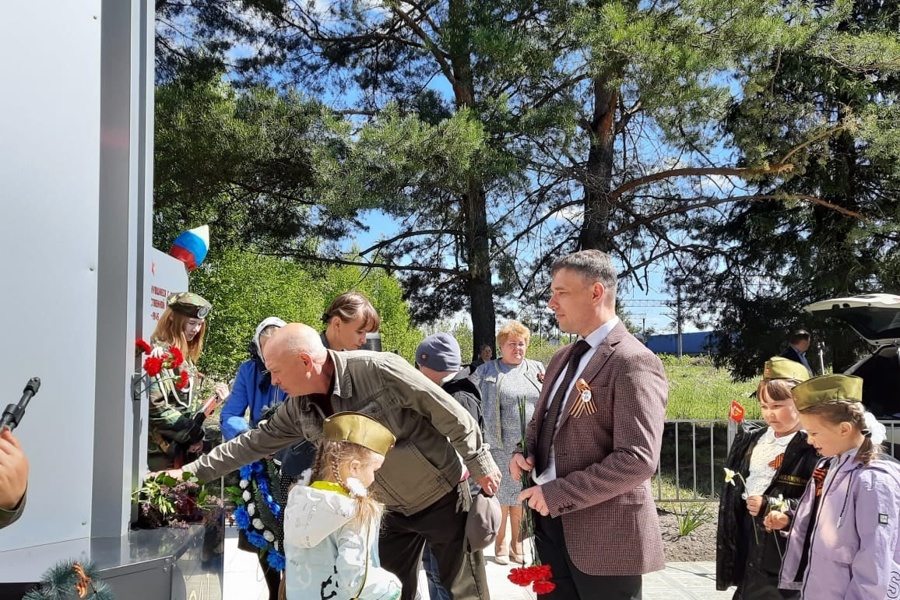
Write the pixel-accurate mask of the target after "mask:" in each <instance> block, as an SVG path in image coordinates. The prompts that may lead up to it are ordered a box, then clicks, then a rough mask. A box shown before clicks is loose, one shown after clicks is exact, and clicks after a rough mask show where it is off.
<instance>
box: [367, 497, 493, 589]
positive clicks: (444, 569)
mask: <svg viewBox="0 0 900 600" xmlns="http://www.w3.org/2000/svg"><path fill="white" fill-rule="evenodd" d="M470 505H471V497H470V495H469V489H468V487H467V485H466V484H465V483H462V484H460V485H458V486H456V489H454V490H453V491H452V492H450V493H449V494H447V495H446V496H444V497H443V498H441V499H440V500H438V501H437V502H435V503H434V504H432V505H431V506H429V507H428V508H426V509H424V510H421V511H419V512H417V513H415V514H413V515H410V516H405V515H402V514H400V513H397V512H388V513H386V515H385V517H384V522H383V524H382V527H381V539H380V540H379V542H378V554H379V555H380V557H381V566H383V567H384V568H385V569H387V570H388V571H390V572H391V573H393V574H394V575H396V576H397V577H399V578H400V583H401V584H402V585H403V595H402V596H401V597H400V598H401V600H414V598H415V597H416V589H417V587H418V584H419V565H420V564H421V562H422V549H423V548H424V547H425V542H426V541H427V542H428V545H429V546H430V547H431V552H432V553H433V554H434V558H435V560H436V561H437V566H438V572H439V574H440V578H441V583H443V585H444V588H445V589H446V590H447V591H448V592H450V598H451V599H452V600H490V593H489V592H488V587H487V575H486V574H485V571H484V555H483V554H482V553H481V551H480V550H479V551H475V552H471V551H469V548H468V544H467V543H466V516H467V515H468V509H469V506H470Z"/></svg>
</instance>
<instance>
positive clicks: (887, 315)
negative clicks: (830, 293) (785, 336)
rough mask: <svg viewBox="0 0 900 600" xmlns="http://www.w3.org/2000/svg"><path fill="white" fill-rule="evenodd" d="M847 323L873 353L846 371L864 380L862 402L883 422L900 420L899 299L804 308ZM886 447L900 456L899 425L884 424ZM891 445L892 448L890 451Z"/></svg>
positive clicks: (870, 297)
mask: <svg viewBox="0 0 900 600" xmlns="http://www.w3.org/2000/svg"><path fill="white" fill-rule="evenodd" d="M804 310H806V311H807V312H810V313H815V314H817V315H825V316H828V317H834V318H836V319H840V320H841V321H843V322H845V323H847V324H848V325H849V326H850V327H852V328H853V330H854V331H856V333H857V334H859V336H860V337H862V338H863V339H864V340H865V341H866V342H868V344H869V347H870V350H871V353H870V354H869V355H868V356H865V357H864V358H862V359H861V360H860V361H859V362H857V363H856V364H855V365H853V366H852V367H850V368H849V369H847V370H846V371H844V373H845V374H846V375H856V376H858V377H862V379H863V403H864V404H865V405H866V408H868V409H869V411H871V412H872V414H874V415H875V416H876V417H878V418H879V419H880V420H883V421H898V420H900V354H898V349H900V296H895V295H893V294H863V295H860V296H850V297H847V298H834V299H832V300H822V301H821V302H815V303H813V304H810V305H809V306H806V307H804ZM885 426H886V427H887V430H888V431H887V440H886V441H885V445H887V446H889V449H892V450H893V454H894V455H895V456H897V455H898V453H900V424H894V423H891V422H888V423H885ZM891 446H893V447H892V448H891Z"/></svg>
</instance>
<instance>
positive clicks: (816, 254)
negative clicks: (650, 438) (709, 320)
mask: <svg viewBox="0 0 900 600" xmlns="http://www.w3.org/2000/svg"><path fill="white" fill-rule="evenodd" d="M898 27H900V13H898V12H897V11H896V9H895V8H893V7H891V8H889V7H888V5H886V4H881V3H864V2H846V1H845V2H837V3H834V4H833V5H831V6H830V7H828V8H827V9H825V10H823V11H822V13H821V14H820V15H817V16H816V18H814V19H813V18H812V17H807V18H805V19H801V28H802V29H803V30H804V31H805V32H806V33H807V35H806V36H800V37H798V38H797V40H795V41H796V43H794V44H792V45H790V46H789V47H786V48H784V49H783V50H782V51H779V52H777V53H775V52H773V53H772V54H771V55H770V56H769V57H768V59H767V62H766V63H764V64H759V65H756V66H750V65H748V66H747V67H746V68H745V69H744V70H743V74H742V78H743V80H744V81H745V84H744V94H743V96H742V97H741V98H740V99H739V100H738V101H736V102H735V103H734V104H733V106H732V107H731V108H730V110H729V114H728V117H727V119H726V121H725V126H726V131H727V132H728V133H729V135H730V138H731V140H732V143H733V145H734V148H735V149H736V150H737V151H738V152H739V154H740V156H741V159H742V160H743V161H745V162H748V163H754V162H757V161H760V160H766V158H765V157H788V158H789V161H790V163H791V164H792V165H794V166H793V169H792V170H791V171H790V172H786V173H782V174H780V175H779V176H777V177H776V176H768V177H761V178H759V179H758V180H757V181H755V182H754V183H753V186H752V187H751V190H750V191H751V193H755V194H760V195H769V196H771V197H773V198H788V197H790V196H791V195H794V194H798V195H804V196H806V197H807V199H809V200H811V202H802V203H800V202H780V201H775V202H771V201H764V202H761V201H756V202H753V201H741V202H736V203H734V204H733V205H732V206H731V207H729V209H728V211H727V213H726V214H727V219H725V220H723V221H721V222H718V223H716V222H712V221H709V222H706V223H703V224H701V225H700V227H699V228H698V229H697V231H696V233H695V237H696V238H697V239H698V240H702V242H703V243H704V244H705V245H707V246H708V247H710V248H711V250H710V252H709V253H707V254H706V255H705V256H703V257H698V259H697V260H696V261H691V263H692V264H687V265H683V270H684V272H686V273H688V282H687V285H686V287H685V289H686V291H687V296H688V299H689V304H690V305H691V306H692V312H693V313H694V315H700V314H702V313H706V314H716V321H717V324H716V325H717V329H720V330H721V331H722V335H721V336H720V337H719V340H718V352H717V353H716V357H717V359H716V360H717V361H718V363H719V364H721V365H723V366H727V367H729V368H730V369H731V370H732V372H733V374H734V375H735V377H738V378H742V379H744V378H750V377H752V376H753V373H754V372H755V370H756V369H757V368H758V365H761V364H762V363H763V361H764V360H765V359H766V358H768V357H769V356H771V355H773V354H777V353H780V351H781V349H783V347H784V345H785V338H786V336H787V335H788V333H789V332H790V331H791V330H792V329H795V328H798V327H804V328H806V329H808V330H811V332H812V333H813V336H814V338H815V339H816V340H820V341H821V340H823V341H825V343H826V346H827V347H828V356H827V357H826V358H827V359H830V361H831V362H832V363H833V366H834V370H835V371H841V370H843V369H845V368H847V367H849V366H850V365H851V364H852V363H853V362H854V360H855V358H856V353H857V350H859V348H860V345H859V342H858V340H857V339H856V336H855V335H854V334H853V333H852V332H850V331H848V330H847V329H845V328H841V327H840V326H836V325H835V324H834V323H828V322H826V321H824V320H823V319H821V318H812V317H810V316H808V315H804V314H803V313H802V312H801V308H802V307H803V306H804V305H806V304H809V303H812V302H816V301H819V300H824V299H827V298H834V297H840V296H848V295H854V294H860V293H866V292H889V293H890V292H897V291H900V288H898V287H897V286H898V280H897V278H896V273H897V271H896V265H897V262H896V259H895V258H894V257H896V255H897V249H898V247H900V231H898V229H897V227H896V224H897V222H898V220H900V199H898V196H897V194H896V193H894V191H896V190H897V189H900V170H898V167H897V165H898V164H900V143H898V142H900V113H898V110H897V98H898V97H900V79H898V74H900V61H898V59H897V57H898V56H900V45H898V41H897V30H898Z"/></svg>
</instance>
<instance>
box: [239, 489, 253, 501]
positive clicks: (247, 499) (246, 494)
mask: <svg viewBox="0 0 900 600" xmlns="http://www.w3.org/2000/svg"><path fill="white" fill-rule="evenodd" d="M241 498H243V499H244V502H250V498H251V496H250V492H248V491H247V490H244V493H243V494H241Z"/></svg>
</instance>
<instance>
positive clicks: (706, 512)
mask: <svg viewBox="0 0 900 600" xmlns="http://www.w3.org/2000/svg"><path fill="white" fill-rule="evenodd" d="M714 520H715V515H714V514H713V511H712V510H711V509H710V508H709V505H707V504H697V505H694V506H691V507H689V508H688V509H686V510H685V509H682V511H681V512H678V513H676V515H675V522H676V524H677V527H678V537H684V536H686V535H690V534H691V533H692V532H693V531H694V530H695V529H697V528H698V527H700V526H702V525H705V524H706V523H711V522H712V521H714Z"/></svg>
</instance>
